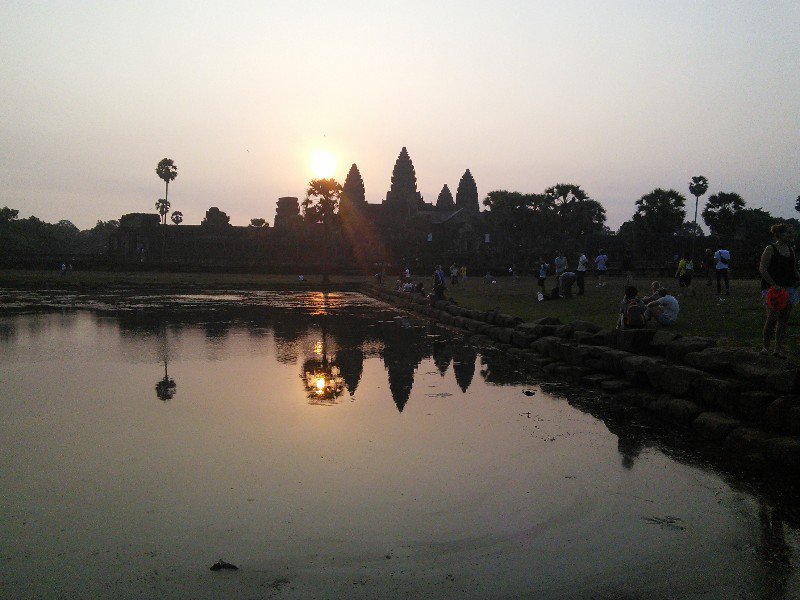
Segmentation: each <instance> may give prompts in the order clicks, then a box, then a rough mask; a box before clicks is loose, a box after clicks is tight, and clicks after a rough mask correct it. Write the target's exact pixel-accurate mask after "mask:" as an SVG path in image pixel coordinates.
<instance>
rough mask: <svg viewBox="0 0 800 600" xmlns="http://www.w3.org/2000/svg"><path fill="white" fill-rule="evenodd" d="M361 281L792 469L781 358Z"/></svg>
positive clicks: (797, 428) (796, 423) (798, 453)
mask: <svg viewBox="0 0 800 600" xmlns="http://www.w3.org/2000/svg"><path fill="white" fill-rule="evenodd" d="M365 291H366V292H367V293H368V294H370V295H372V296H374V297H377V298H380V299H382V300H385V301H387V302H389V303H391V304H395V305H398V306H401V307H403V308H406V309H408V310H411V311H414V312H418V313H421V314H424V315H426V316H428V317H431V318H433V319H436V320H438V321H440V322H442V323H444V324H447V325H450V326H452V327H455V328H459V329H465V330H467V331H469V332H472V333H474V334H476V335H477V336H479V339H480V337H485V340H484V341H486V342H488V341H490V340H493V342H494V344H495V345H497V346H500V347H501V348H503V349H505V350H506V351H507V352H508V353H509V354H511V355H513V356H515V357H517V358H519V359H521V360H522V361H523V362H524V363H525V364H526V365H527V366H528V367H530V368H532V369H539V370H541V371H543V372H545V373H548V374H552V375H555V376H558V377H562V378H566V379H569V380H570V381H573V382H575V383H580V384H582V385H587V386H591V387H595V388H599V389H600V390H602V391H603V392H604V394H605V395H606V396H607V397H608V399H609V401H612V402H613V401H616V402H625V403H628V404H632V405H635V406H638V407H641V408H644V409H646V410H649V411H652V412H655V413H658V414H660V415H663V416H664V417H665V418H666V419H669V420H671V421H673V422H676V423H681V424H685V425H686V426H688V427H691V428H692V429H693V430H694V431H695V433H696V434H697V435H698V436H701V437H703V438H705V439H708V440H712V441H715V442H718V443H722V444H724V445H725V446H726V447H727V448H730V449H731V450H732V451H735V452H738V453H741V454H742V455H745V456H746V457H747V458H748V460H752V461H763V460H764V459H766V460H767V461H768V463H769V464H773V465H779V466H781V467H783V468H788V469H791V470H793V471H796V472H800V372H798V369H797V367H795V366H794V365H793V364H791V363H788V362H786V361H784V360H780V359H776V358H773V357H769V356H762V355H760V354H758V353H756V352H752V351H749V350H744V349H736V348H719V347H717V342H716V340H714V339H711V338H703V337H691V336H681V335H680V334H676V333H672V332H670V331H668V330H655V329H638V330H637V329H632V330H616V329H615V330H608V329H602V328H601V327H600V326H599V325H596V324H594V323H589V322H586V321H573V322H572V323H567V324H563V323H561V322H560V321H559V320H558V319H555V318H552V317H546V318H544V319H539V320H538V321H535V322H532V323H526V322H523V320H522V319H521V318H520V317H515V316H512V315H506V314H502V313H498V312H495V311H487V312H481V311H477V310H473V309H469V308H463V307H461V306H458V305H457V304H454V303H452V302H449V301H445V300H439V301H436V302H434V303H433V304H431V302H430V301H429V300H428V299H427V298H425V297H423V296H421V295H419V294H410V293H406V292H397V291H391V290H386V289H384V288H379V287H373V286H370V287H368V288H367V289H366V290H365ZM476 341H478V340H476Z"/></svg>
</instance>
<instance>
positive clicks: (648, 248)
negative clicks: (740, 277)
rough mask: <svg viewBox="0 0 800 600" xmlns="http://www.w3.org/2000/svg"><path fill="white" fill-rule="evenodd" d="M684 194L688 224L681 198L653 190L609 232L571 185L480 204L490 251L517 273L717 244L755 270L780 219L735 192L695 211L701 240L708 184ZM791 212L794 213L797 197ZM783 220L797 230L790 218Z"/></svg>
mask: <svg viewBox="0 0 800 600" xmlns="http://www.w3.org/2000/svg"><path fill="white" fill-rule="evenodd" d="M688 189H689V192H690V193H691V194H692V195H693V196H694V197H695V198H694V199H695V207H693V208H694V218H693V219H692V220H689V221H687V210H686V208H687V206H686V203H687V200H686V197H685V196H684V195H683V194H682V193H681V192H678V191H676V190H673V189H669V190H665V189H661V188H656V189H654V190H653V191H651V192H648V193H646V194H644V195H643V196H641V197H640V198H639V199H638V200H636V203H635V206H636V210H635V212H634V213H633V215H632V216H631V218H630V219H629V220H627V221H625V222H624V223H623V224H622V225H621V226H620V228H619V230H618V231H617V232H616V233H615V234H614V233H612V232H611V231H610V230H609V229H608V227H607V226H606V225H605V220H606V213H605V208H604V207H603V206H602V205H601V204H600V203H599V202H597V201H595V200H592V199H591V198H590V197H589V195H588V194H587V193H586V192H585V191H584V190H583V189H582V188H581V186H580V185H577V184H572V183H559V184H556V185H554V186H551V187H549V188H547V189H545V190H544V192H542V193H533V194H526V193H520V192H509V191H505V190H498V191H492V192H489V194H488V195H487V196H486V198H485V199H484V201H483V204H484V206H486V207H487V208H488V209H489V210H488V215H487V216H488V219H489V223H490V227H491V230H492V234H493V235H492V245H493V252H494V253H495V254H496V255H498V257H501V258H504V259H505V260H506V261H507V262H509V263H515V264H517V265H518V266H521V267H522V266H523V265H532V264H535V263H536V261H537V260H538V258H539V257H540V256H542V257H544V258H552V256H554V254H553V253H554V252H556V251H559V250H560V251H562V252H565V253H567V254H568V255H573V254H577V253H579V252H589V253H593V252H597V251H598V250H599V249H600V248H601V247H603V248H605V249H606V250H607V251H610V254H611V256H612V261H613V259H614V257H615V256H616V257H620V258H621V256H622V253H623V252H624V251H626V250H630V251H631V252H632V254H633V256H634V260H635V261H636V262H637V263H638V264H639V265H640V266H643V267H654V268H657V267H662V266H664V265H665V264H670V265H671V264H672V260H673V258H674V255H675V254H680V255H682V254H683V253H685V252H688V253H690V254H691V255H693V257H694V258H695V259H699V258H700V257H701V256H702V253H703V251H704V250H705V248H706V247H713V246H715V245H716V244H721V245H724V246H727V247H728V248H729V249H730V250H731V251H732V252H733V254H734V261H735V263H736V264H740V265H743V266H744V265H747V267H746V268H747V269H748V270H751V269H754V268H755V265H756V264H757V262H758V257H759V256H760V254H761V252H762V250H763V249H764V246H766V244H768V243H769V242H770V240H771V236H770V233H769V228H770V226H771V225H772V224H773V223H775V222H777V221H781V220H783V219H778V218H776V217H773V216H772V215H771V214H770V213H769V211H767V210H764V209H763V208H751V207H748V206H747V204H746V202H745V200H744V199H743V198H742V197H741V196H740V195H739V194H737V193H735V192H718V193H716V194H713V195H711V196H709V198H708V200H707V201H706V203H705V205H704V206H703V208H702V212H701V213H700V216H701V217H702V220H703V222H704V223H705V224H706V226H707V227H708V228H709V231H710V234H709V235H708V236H707V235H705V234H704V232H703V230H702V229H701V228H700V226H699V225H698V224H697V220H696V219H697V210H698V209H699V205H700V197H702V196H704V195H705V193H706V192H707V190H708V180H707V179H706V178H705V177H703V176H696V177H693V178H692V180H691V181H690V182H689V186H688ZM795 208H796V209H797V210H798V211H799V212H800V197H798V199H797V202H796V204H795ZM788 221H789V222H792V223H793V224H794V226H795V229H797V230H800V227H799V226H800V222H798V220H797V219H795V218H792V219H788ZM712 249H713V248H712ZM617 260H619V258H618V259H617Z"/></svg>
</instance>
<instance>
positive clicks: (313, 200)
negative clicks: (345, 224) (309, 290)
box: [303, 179, 342, 283]
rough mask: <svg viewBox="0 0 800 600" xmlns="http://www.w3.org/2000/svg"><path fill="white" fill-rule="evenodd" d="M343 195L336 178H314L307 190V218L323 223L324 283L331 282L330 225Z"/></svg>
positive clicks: (305, 208)
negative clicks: (329, 261) (329, 268)
mask: <svg viewBox="0 0 800 600" xmlns="http://www.w3.org/2000/svg"><path fill="white" fill-rule="evenodd" d="M341 195H342V186H341V185H340V184H339V182H337V181H336V180H335V179H312V180H311V181H310V182H309V184H308V189H307V190H306V198H305V200H303V211H304V215H305V217H306V220H307V221H308V222H310V223H322V235H323V247H324V250H323V252H324V256H323V260H322V283H330V276H329V274H328V266H329V265H328V258H329V255H330V249H329V248H328V238H329V231H328V229H329V225H330V221H331V219H332V218H333V215H334V214H335V213H336V209H337V208H338V206H339V198H340V197H341Z"/></svg>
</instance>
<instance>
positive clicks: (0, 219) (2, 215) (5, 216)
mask: <svg viewBox="0 0 800 600" xmlns="http://www.w3.org/2000/svg"><path fill="white" fill-rule="evenodd" d="M798 201H799V202H800V198H798ZM18 216H19V211H18V210H17V209H15V208H8V207H7V206H4V207H3V208H0V223H8V222H10V221H14V220H15V219H16V218H17V217H18Z"/></svg>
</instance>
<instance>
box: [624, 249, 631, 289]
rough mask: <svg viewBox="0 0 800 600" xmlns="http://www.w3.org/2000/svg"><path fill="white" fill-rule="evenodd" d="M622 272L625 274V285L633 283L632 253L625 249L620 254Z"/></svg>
mask: <svg viewBox="0 0 800 600" xmlns="http://www.w3.org/2000/svg"><path fill="white" fill-rule="evenodd" d="M622 274H623V275H624V276H625V286H632V285H633V254H631V251H630V250H625V253H624V254H623V255H622Z"/></svg>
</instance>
